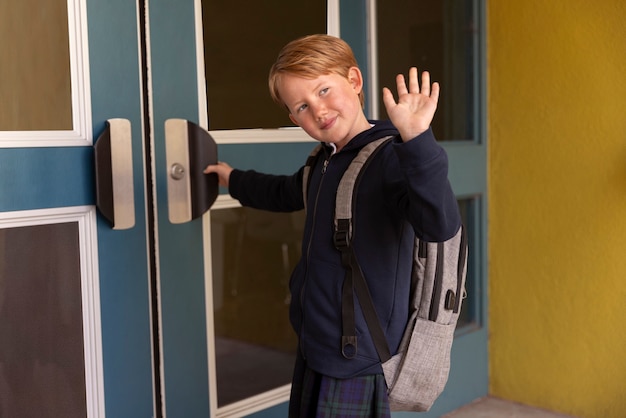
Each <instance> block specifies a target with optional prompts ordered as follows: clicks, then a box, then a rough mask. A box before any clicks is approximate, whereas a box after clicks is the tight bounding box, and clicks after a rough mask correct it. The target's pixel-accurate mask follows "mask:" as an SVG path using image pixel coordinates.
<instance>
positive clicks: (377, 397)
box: [289, 350, 391, 418]
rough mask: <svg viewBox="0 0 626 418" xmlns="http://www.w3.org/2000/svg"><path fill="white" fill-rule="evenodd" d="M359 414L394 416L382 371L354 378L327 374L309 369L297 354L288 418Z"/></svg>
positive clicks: (370, 417)
mask: <svg viewBox="0 0 626 418" xmlns="http://www.w3.org/2000/svg"><path fill="white" fill-rule="evenodd" d="M298 351H299V350H298ZM357 417H362V418H389V417H391V412H390V410H389V399H388V398H387V383H386V382H385V377H384V376H383V375H382V374H376V375H370V376H361V377H354V378H351V379H335V378H332V377H328V376H324V375H321V374H319V373H317V372H315V371H313V370H311V369H310V368H308V367H307V365H306V362H305V361H304V359H302V356H301V355H300V354H299V353H298V358H297V360H296V366H295V369H294V374H293V382H292V385H291V399H290V401H289V418H357Z"/></svg>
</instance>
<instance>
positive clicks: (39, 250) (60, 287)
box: [0, 223, 87, 418]
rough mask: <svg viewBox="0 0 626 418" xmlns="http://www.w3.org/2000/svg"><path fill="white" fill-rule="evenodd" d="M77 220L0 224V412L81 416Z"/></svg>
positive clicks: (6, 414) (82, 375) (82, 372)
mask: <svg viewBox="0 0 626 418" xmlns="http://www.w3.org/2000/svg"><path fill="white" fill-rule="evenodd" d="M84 361H85V360H84V352H83V327H82V307H81V280H80V260H79V238H78V225H77V224H76V223H65V224H52V225H40V226H29V227H20V228H7V229H0V417H2V418H9V417H38V418H39V417H43V418H46V417H50V418H56V417H72V418H73V417H77V418H78V417H86V416H87V410H86V388H85V363H84Z"/></svg>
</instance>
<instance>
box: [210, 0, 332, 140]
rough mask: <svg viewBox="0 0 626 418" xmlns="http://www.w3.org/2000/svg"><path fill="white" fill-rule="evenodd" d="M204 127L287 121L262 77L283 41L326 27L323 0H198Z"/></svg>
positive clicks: (271, 124)
mask: <svg viewBox="0 0 626 418" xmlns="http://www.w3.org/2000/svg"><path fill="white" fill-rule="evenodd" d="M202 16H203V24H204V25H203V27H204V60H205V75H206V83H207V97H208V108H209V129H211V130H218V129H245V128H278V127H282V126H293V123H292V122H291V121H290V120H289V118H288V117H287V112H286V111H285V109H282V108H280V107H279V106H278V105H276V104H275V103H274V102H273V101H272V99H271V98H270V94H269V89H268V84H267V77H268V74H269V70H270V67H271V66H272V64H273V63H274V61H275V60H276V57H277V55H278V53H279V51H280V49H281V48H282V47H283V46H284V45H285V44H287V42H289V41H291V40H293V39H295V38H298V37H301V36H304V35H309V34H313V33H326V0H314V1H291V0H274V1H272V2H262V1H239V0H231V1H208V0H204V1H203V2H202Z"/></svg>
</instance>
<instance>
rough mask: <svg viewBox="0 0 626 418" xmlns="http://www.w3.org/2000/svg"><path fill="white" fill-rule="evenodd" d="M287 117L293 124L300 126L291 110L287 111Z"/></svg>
mask: <svg viewBox="0 0 626 418" xmlns="http://www.w3.org/2000/svg"><path fill="white" fill-rule="evenodd" d="M289 119H290V120H291V121H292V122H293V124H294V125H296V126H300V124H299V123H298V121H296V118H294V117H293V115H292V114H291V112H289Z"/></svg>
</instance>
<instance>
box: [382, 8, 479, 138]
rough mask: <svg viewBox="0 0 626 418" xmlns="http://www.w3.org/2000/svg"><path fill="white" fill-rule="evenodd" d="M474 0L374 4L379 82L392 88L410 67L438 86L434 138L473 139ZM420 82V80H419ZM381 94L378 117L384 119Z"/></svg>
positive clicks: (475, 30)
mask: <svg viewBox="0 0 626 418" xmlns="http://www.w3.org/2000/svg"><path fill="white" fill-rule="evenodd" d="M475 2H476V0H444V1H441V0H423V1H404V0H385V1H379V2H377V5H376V19H377V34H378V84H379V85H380V87H381V89H382V87H383V86H387V87H389V88H391V90H392V91H394V92H395V90H396V84H395V77H396V74H398V73H404V74H405V76H406V74H407V72H408V69H409V67H417V68H418V70H420V72H421V71H423V70H428V71H429V73H430V74H431V80H432V81H437V82H439V83H440V85H441V93H440V97H439V104H438V108H437V113H436V114H435V118H434V120H433V123H432V127H433V131H434V133H435V137H436V138H437V139H439V140H472V139H476V138H475V136H476V134H475V129H474V128H475V120H476V119H477V115H476V112H477V105H476V102H477V100H476V99H477V97H476V95H477V91H476V88H475V85H476V80H475V78H476V77H477V75H478V74H477V71H476V68H475V65H476V59H477V57H478V51H477V50H476V48H477V41H476V39H477V36H478V26H477V24H476V20H475V13H474V11H475V9H476V8H475ZM420 82H421V81H420ZM379 97H380V102H379V109H380V113H381V118H387V116H386V112H385V106H384V105H383V103H382V95H381V96H379Z"/></svg>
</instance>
